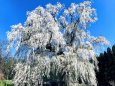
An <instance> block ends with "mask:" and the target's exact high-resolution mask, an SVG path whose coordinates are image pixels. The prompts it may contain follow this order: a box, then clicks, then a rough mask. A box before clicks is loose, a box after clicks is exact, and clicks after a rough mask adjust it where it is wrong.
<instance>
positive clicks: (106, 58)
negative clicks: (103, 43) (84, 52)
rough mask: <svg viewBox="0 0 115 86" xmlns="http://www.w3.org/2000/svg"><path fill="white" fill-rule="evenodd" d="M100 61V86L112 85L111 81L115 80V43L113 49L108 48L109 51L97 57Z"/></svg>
mask: <svg viewBox="0 0 115 86" xmlns="http://www.w3.org/2000/svg"><path fill="white" fill-rule="evenodd" d="M97 59H98V61H99V63H98V66H99V72H97V79H98V83H99V86H111V85H110V83H109V82H111V81H113V82H115V45H113V47H112V50H111V49H110V48H107V52H104V54H102V53H101V54H100V56H99V57H97Z"/></svg>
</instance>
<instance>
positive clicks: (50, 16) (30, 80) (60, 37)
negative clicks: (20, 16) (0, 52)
mask: <svg viewBox="0 0 115 86" xmlns="http://www.w3.org/2000/svg"><path fill="white" fill-rule="evenodd" d="M96 20H97V16H96V10H95V9H94V8H92V7H91V2H90V1H84V2H82V3H79V4H76V3H71V5H70V7H68V8H66V7H65V6H64V5H63V4H61V3H57V4H56V5H52V4H47V5H46V7H45V8H43V7H41V6H38V7H37V8H36V9H35V10H33V11H31V12H27V20H26V21H25V23H24V25H22V24H21V23H19V24H17V25H13V26H12V29H11V31H9V32H7V37H8V40H9V45H8V47H7V52H9V51H10V49H11V48H12V47H13V48H14V49H15V57H16V58H20V59H22V60H21V61H19V62H18V63H17V64H16V65H15V68H14V71H15V76H14V79H13V82H14V84H15V85H16V86H22V85H24V84H25V83H26V84H27V86H43V84H44V83H47V82H51V81H57V82H58V81H60V82H61V81H63V82H64V86H78V85H79V84H84V85H88V86H97V81H96V77H95V70H98V67H97V60H96V53H95V48H96V46H99V45H106V44H109V42H108V41H107V40H106V39H105V38H104V37H102V36H99V37H94V36H91V35H90V32H89V31H88V30H87V28H88V26H89V25H90V24H91V23H94V22H95V21H96ZM61 86H62V85H61Z"/></svg>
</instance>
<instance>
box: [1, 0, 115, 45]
mask: <svg viewBox="0 0 115 86" xmlns="http://www.w3.org/2000/svg"><path fill="white" fill-rule="evenodd" d="M81 1H84V0H0V39H6V32H7V31H9V30H10V29H11V28H10V26H11V25H14V24H18V23H24V21H25V20H26V17H27V16H26V12H27V11H32V10H34V9H35V8H36V7H37V6H39V5H41V6H45V5H46V4H47V3H52V4H56V2H61V3H64V4H65V6H69V5H70V3H71V2H76V3H79V2H81ZM93 7H95V8H96V9H97V15H98V21H97V22H96V23H94V24H91V26H90V27H89V28H90V31H91V34H92V35H94V36H99V35H101V36H105V37H106V38H107V39H108V40H109V41H110V42H111V43H112V44H114V43H115V0H93Z"/></svg>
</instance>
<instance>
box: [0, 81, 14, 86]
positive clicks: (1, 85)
mask: <svg viewBox="0 0 115 86" xmlns="http://www.w3.org/2000/svg"><path fill="white" fill-rule="evenodd" d="M0 86H14V85H13V84H12V81H11V80H2V81H0Z"/></svg>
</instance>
